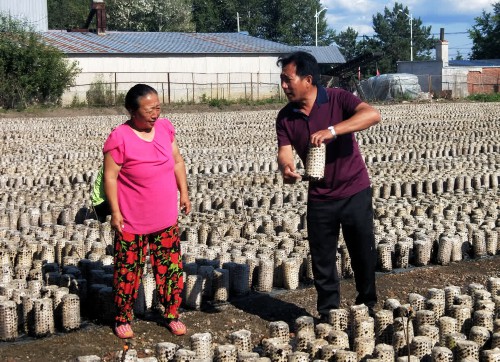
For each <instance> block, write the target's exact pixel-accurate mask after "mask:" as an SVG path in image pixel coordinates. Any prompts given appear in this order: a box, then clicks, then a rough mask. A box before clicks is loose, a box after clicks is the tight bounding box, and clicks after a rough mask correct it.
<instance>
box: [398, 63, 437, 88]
mask: <svg viewBox="0 0 500 362" xmlns="http://www.w3.org/2000/svg"><path fill="white" fill-rule="evenodd" d="M397 67H398V73H410V74H415V75H416V76H418V84H420V88H421V89H422V92H429V93H440V92H441V82H442V74H441V70H442V69H443V63H442V62H440V61H413V62H398V64H397Z"/></svg>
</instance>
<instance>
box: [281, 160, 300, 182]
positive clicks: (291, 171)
mask: <svg viewBox="0 0 500 362" xmlns="http://www.w3.org/2000/svg"><path fill="white" fill-rule="evenodd" d="M281 174H282V175H283V181H284V182H285V183H286V184H293V183H295V182H297V181H300V180H301V179H302V176H301V175H300V174H298V173H297V172H295V167H293V166H289V165H286V166H284V167H283V171H282V172H281Z"/></svg>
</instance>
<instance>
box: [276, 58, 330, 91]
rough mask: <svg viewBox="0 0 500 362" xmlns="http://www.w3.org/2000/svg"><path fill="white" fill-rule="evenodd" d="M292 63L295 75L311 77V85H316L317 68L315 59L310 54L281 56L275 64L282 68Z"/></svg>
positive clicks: (317, 78)
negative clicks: (294, 66) (294, 67)
mask: <svg viewBox="0 0 500 362" xmlns="http://www.w3.org/2000/svg"><path fill="white" fill-rule="evenodd" d="M290 63H294V64H295V65H296V67H297V70H296V74H297V75H298V76H300V77H305V76H308V75H310V76H312V84H313V85H318V83H319V81H320V79H319V66H318V62H317V61H316V58H314V56H313V55H312V54H311V53H307V52H303V51H297V52H294V53H290V54H286V55H281V56H280V57H279V58H278V61H277V62H276V64H277V65H278V66H279V67H281V68H284V67H286V66H287V65H288V64H290Z"/></svg>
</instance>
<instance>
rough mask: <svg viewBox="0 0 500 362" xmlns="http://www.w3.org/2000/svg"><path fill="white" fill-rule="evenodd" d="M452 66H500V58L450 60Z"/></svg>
mask: <svg viewBox="0 0 500 362" xmlns="http://www.w3.org/2000/svg"><path fill="white" fill-rule="evenodd" d="M448 65H449V66H451V67H500V59H481V60H450V61H449V62H448Z"/></svg>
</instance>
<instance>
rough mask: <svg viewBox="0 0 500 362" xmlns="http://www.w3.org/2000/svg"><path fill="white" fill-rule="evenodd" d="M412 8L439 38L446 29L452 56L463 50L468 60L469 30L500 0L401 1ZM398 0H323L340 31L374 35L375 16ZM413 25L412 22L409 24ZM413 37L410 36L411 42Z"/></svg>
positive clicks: (330, 19)
mask: <svg viewBox="0 0 500 362" xmlns="http://www.w3.org/2000/svg"><path fill="white" fill-rule="evenodd" d="M397 2H398V3H399V4H402V5H403V7H408V10H409V12H410V13H411V14H412V17H413V18H414V19H420V20H421V21H422V25H423V26H431V27H432V28H431V34H432V35H433V36H434V37H435V38H439V31H440V29H441V28H444V31H445V40H448V49H449V57H450V59H454V58H455V57H456V55H457V51H460V53H461V54H462V56H463V58H464V59H468V54H469V53H470V52H471V47H472V40H471V39H469V37H468V33H467V30H468V29H471V28H472V26H473V25H474V24H475V23H476V21H475V20H474V18H476V17H480V16H481V15H482V12H483V10H485V11H486V12H487V13H493V6H492V4H494V3H496V2H498V0H407V1H397ZM394 3H395V2H394V1H384V0H322V1H321V4H322V5H323V7H326V8H327V10H326V21H327V24H328V26H329V27H330V28H331V29H333V30H335V31H337V33H339V32H341V31H344V30H346V29H347V27H348V26H350V27H351V28H353V29H354V30H356V31H357V32H358V35H359V36H362V35H373V34H374V32H373V15H375V14H377V13H380V14H383V13H384V9H385V8H386V7H387V8H388V9H389V11H392V9H393V8H394ZM408 26H409V24H408ZM409 41H410V39H408V42H409ZM408 57H409V55H408Z"/></svg>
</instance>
